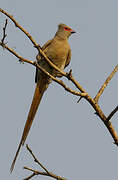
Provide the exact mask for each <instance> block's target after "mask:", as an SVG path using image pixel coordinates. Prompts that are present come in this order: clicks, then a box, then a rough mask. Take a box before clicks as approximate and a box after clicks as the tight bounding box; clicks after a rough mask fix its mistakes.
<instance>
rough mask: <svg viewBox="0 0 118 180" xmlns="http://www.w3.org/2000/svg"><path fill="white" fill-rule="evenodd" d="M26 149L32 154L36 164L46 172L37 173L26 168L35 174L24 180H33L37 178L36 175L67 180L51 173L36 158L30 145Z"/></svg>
mask: <svg viewBox="0 0 118 180" xmlns="http://www.w3.org/2000/svg"><path fill="white" fill-rule="evenodd" d="M26 148H27V150H28V151H29V152H30V154H31V156H32V157H33V159H34V162H36V163H38V165H39V166H40V167H41V168H42V169H43V170H44V171H36V170H34V169H32V168H29V167H26V166H25V167H24V169H27V170H29V171H31V172H33V173H32V174H31V175H30V176H28V177H27V178H25V179H24V180H29V179H31V178H32V177H34V176H36V175H43V176H49V177H52V178H53V179H57V180H67V179H65V178H64V177H60V176H57V175H56V174H54V173H52V172H49V171H48V170H47V169H46V168H45V167H44V166H43V165H42V164H41V163H40V161H39V160H38V159H37V158H36V156H35V155H34V153H33V152H32V150H31V149H30V148H29V146H28V145H26Z"/></svg>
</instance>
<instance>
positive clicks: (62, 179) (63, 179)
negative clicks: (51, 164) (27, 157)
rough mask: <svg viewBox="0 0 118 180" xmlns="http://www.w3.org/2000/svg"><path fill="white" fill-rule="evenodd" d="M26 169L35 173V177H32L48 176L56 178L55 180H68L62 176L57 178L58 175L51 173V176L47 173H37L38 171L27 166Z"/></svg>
mask: <svg viewBox="0 0 118 180" xmlns="http://www.w3.org/2000/svg"><path fill="white" fill-rule="evenodd" d="M24 169H27V170H29V171H31V172H33V173H34V175H33V174H32V176H35V175H42V176H48V177H51V178H54V179H57V180H67V179H66V178H64V177H61V176H57V175H56V174H53V173H52V172H49V174H47V173H46V172H41V171H36V170H34V169H32V168H29V167H26V166H25V167H24ZM29 177H30V176H29ZM24 180H28V179H27V178H25V179H24Z"/></svg>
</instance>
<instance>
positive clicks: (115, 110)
mask: <svg viewBox="0 0 118 180" xmlns="http://www.w3.org/2000/svg"><path fill="white" fill-rule="evenodd" d="M117 111H118V106H116V107H115V109H113V111H112V112H111V113H110V114H109V115H108V117H107V121H109V120H110V119H111V118H112V117H113V115H114V114H115V113H116V112H117Z"/></svg>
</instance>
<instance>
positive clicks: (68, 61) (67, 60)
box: [65, 49, 71, 68]
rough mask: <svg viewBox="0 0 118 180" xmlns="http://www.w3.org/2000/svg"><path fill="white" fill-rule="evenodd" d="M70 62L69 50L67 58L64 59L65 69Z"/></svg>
mask: <svg viewBox="0 0 118 180" xmlns="http://www.w3.org/2000/svg"><path fill="white" fill-rule="evenodd" d="M70 60H71V49H69V51H68V56H67V59H66V64H65V68H66V67H67V66H68V65H69V63H70Z"/></svg>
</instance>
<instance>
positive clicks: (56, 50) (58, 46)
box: [46, 41, 70, 69]
mask: <svg viewBox="0 0 118 180" xmlns="http://www.w3.org/2000/svg"><path fill="white" fill-rule="evenodd" d="M69 48H70V47H69V44H68V43H67V42H66V43H64V42H63V41H62V42H55V41H54V42H53V43H52V44H51V46H50V47H49V48H48V49H47V52H46V55H47V56H48V58H49V59H50V60H51V61H52V62H53V63H54V64H55V65H56V66H58V67H59V68H61V69H64V67H65V63H66V60H67V56H68V51H69Z"/></svg>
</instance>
